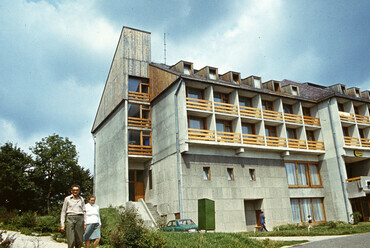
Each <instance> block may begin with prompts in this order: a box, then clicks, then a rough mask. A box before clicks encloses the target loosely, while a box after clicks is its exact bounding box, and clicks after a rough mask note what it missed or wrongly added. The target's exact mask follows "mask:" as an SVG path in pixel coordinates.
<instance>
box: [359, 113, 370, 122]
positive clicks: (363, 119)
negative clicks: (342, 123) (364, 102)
mask: <svg viewBox="0 0 370 248" xmlns="http://www.w3.org/2000/svg"><path fill="white" fill-rule="evenodd" d="M356 120H357V122H358V123H361V124H367V125H370V117H369V116H364V115H357V114H356Z"/></svg>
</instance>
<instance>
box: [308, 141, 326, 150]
mask: <svg viewBox="0 0 370 248" xmlns="http://www.w3.org/2000/svg"><path fill="white" fill-rule="evenodd" d="M307 146H308V149H309V150H321V151H324V150H325V146H324V142H322V141H313V140H307Z"/></svg>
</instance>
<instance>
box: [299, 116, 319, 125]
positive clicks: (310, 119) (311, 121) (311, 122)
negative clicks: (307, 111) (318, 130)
mask: <svg viewBox="0 0 370 248" xmlns="http://www.w3.org/2000/svg"><path fill="white" fill-rule="evenodd" d="M303 121H304V124H306V125H313V126H320V125H321V124H320V118H317V117H311V116H305V115H304V116H303Z"/></svg>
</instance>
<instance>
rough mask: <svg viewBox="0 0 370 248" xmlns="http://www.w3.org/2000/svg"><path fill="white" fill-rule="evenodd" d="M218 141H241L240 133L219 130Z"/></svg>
mask: <svg viewBox="0 0 370 248" xmlns="http://www.w3.org/2000/svg"><path fill="white" fill-rule="evenodd" d="M217 141H218V142H226V143H241V138H240V133H231V132H220V131H217Z"/></svg>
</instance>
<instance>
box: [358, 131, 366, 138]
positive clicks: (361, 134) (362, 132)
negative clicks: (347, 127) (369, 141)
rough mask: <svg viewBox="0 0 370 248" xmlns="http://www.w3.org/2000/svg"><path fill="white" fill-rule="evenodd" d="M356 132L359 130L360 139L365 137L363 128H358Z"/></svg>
mask: <svg viewBox="0 0 370 248" xmlns="http://www.w3.org/2000/svg"><path fill="white" fill-rule="evenodd" d="M358 132H359V134H360V137H361V138H362V139H364V138H365V133H364V130H363V129H358Z"/></svg>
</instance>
